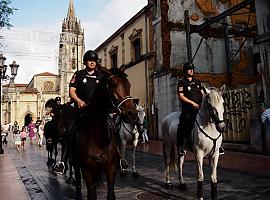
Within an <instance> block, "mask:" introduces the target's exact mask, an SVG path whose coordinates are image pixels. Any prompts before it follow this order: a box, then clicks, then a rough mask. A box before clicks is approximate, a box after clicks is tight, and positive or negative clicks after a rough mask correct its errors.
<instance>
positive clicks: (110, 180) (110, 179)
mask: <svg viewBox="0 0 270 200" xmlns="http://www.w3.org/2000/svg"><path fill="white" fill-rule="evenodd" d="M105 173H106V178H107V187H108V194H107V200H115V199H116V198H115V193H114V184H115V176H116V165H111V166H110V167H108V168H107V170H106V172H105Z"/></svg>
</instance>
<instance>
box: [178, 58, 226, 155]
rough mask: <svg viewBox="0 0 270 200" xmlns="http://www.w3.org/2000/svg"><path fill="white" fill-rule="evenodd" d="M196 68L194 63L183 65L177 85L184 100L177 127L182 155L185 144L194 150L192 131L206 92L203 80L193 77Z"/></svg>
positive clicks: (221, 152)
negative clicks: (182, 73) (182, 75)
mask: <svg viewBox="0 0 270 200" xmlns="http://www.w3.org/2000/svg"><path fill="white" fill-rule="evenodd" d="M194 68H195V67H194V65H193V64H192V63H185V64H184V65H183V72H184V77H183V78H182V79H180V80H179V82H178V87H177V93H178V97H179V100H180V101H181V102H182V112H181V115H180V118H179V121H180V122H179V125H178V129H177V146H178V150H179V155H180V156H183V155H185V150H184V147H185V145H188V147H189V149H191V150H192V140H191V131H192V129H193V126H194V123H195V120H196V117H197V114H198V111H199V109H200V106H201V103H202V97H203V94H204V91H203V87H202V85H201V82H200V81H199V80H197V79H195V78H194V77H193V75H194ZM220 154H224V150H223V148H221V149H220Z"/></svg>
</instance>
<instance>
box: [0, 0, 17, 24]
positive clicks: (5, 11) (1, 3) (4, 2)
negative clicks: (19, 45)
mask: <svg viewBox="0 0 270 200" xmlns="http://www.w3.org/2000/svg"><path fill="white" fill-rule="evenodd" d="M10 3H11V1H10V0H0V29H1V28H3V27H11V26H12V25H11V24H10V23H9V16H10V15H12V14H13V11H14V10H16V9H15V8H11V7H10Z"/></svg>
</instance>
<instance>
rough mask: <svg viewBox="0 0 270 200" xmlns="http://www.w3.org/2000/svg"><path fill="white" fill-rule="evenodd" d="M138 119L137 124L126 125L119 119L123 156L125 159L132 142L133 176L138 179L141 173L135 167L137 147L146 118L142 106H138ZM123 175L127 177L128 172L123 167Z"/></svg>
mask: <svg viewBox="0 0 270 200" xmlns="http://www.w3.org/2000/svg"><path fill="white" fill-rule="evenodd" d="M137 110H138V118H137V121H136V123H134V124H132V123H126V122H124V121H123V120H122V119H121V118H118V120H117V121H118V129H119V134H120V140H121V155H122V157H123V158H125V150H126V145H127V143H128V142H132V175H133V176H134V177H138V176H139V173H138V172H137V171H136V167H135V154H136V147H137V144H138V141H139V140H138V138H139V131H143V130H142V129H143V120H144V116H145V112H144V108H143V107H142V106H137ZM121 175H122V176H126V170H125V169H123V168H122V167H121Z"/></svg>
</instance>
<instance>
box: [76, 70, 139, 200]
mask: <svg viewBox="0 0 270 200" xmlns="http://www.w3.org/2000/svg"><path fill="white" fill-rule="evenodd" d="M101 70H102V71H103V73H104V74H105V75H104V77H103V78H102V79H101V80H100V82H99V84H98V85H97V88H96V90H95V92H94V94H93V99H92V102H91V104H90V105H89V107H88V108H87V109H86V110H85V113H84V116H83V117H81V118H80V120H79V122H78V123H77V127H79V128H78V130H77V133H78V134H77V138H76V142H73V148H72V158H73V164H74V169H75V179H76V199H81V174H80V173H82V177H83V179H84V181H85V183H86V187H87V199H97V195H96V189H97V187H98V186H99V183H100V176H101V172H104V173H105V175H106V179H107V187H108V194H107V199H115V193H114V184H115V176H116V172H117V169H118V168H119V162H120V153H119V150H118V145H119V144H118V142H119V140H118V139H117V137H119V136H118V134H119V133H116V129H115V128H114V123H113V122H112V121H111V123H110V120H108V114H109V113H111V112H112V111H113V112H117V113H118V115H120V116H121V117H122V118H124V119H125V120H126V121H130V122H131V121H135V120H136V117H137V110H136V107H135V105H134V103H133V99H132V97H131V96H130V87H131V85H130V82H129V81H128V79H127V75H126V74H125V73H124V72H123V71H122V70H120V69H111V70H107V69H105V68H102V69H101Z"/></svg>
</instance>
